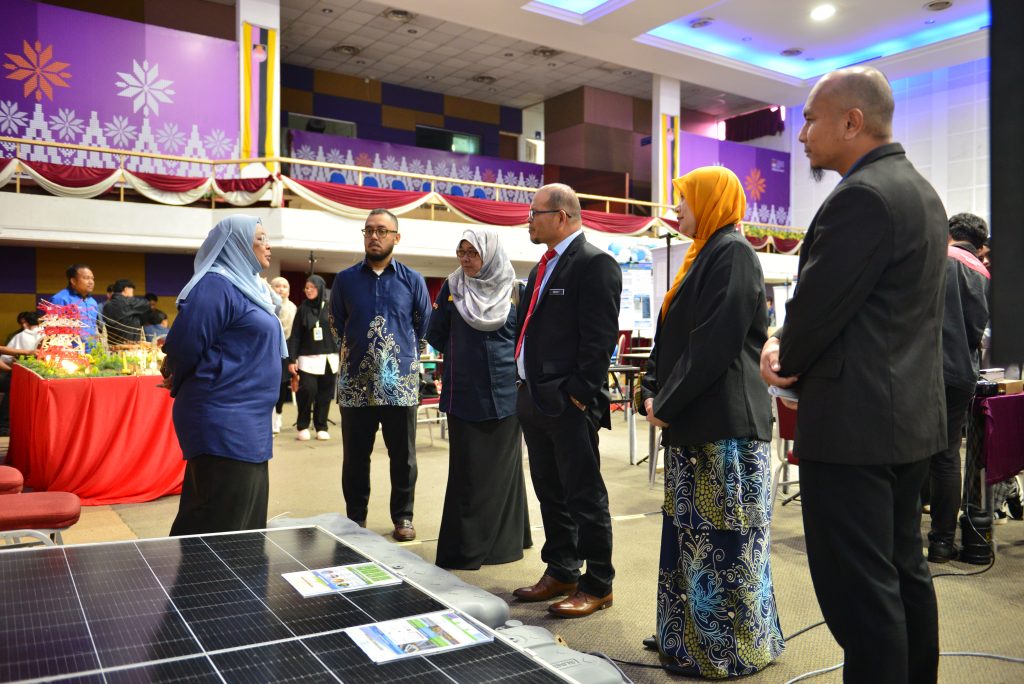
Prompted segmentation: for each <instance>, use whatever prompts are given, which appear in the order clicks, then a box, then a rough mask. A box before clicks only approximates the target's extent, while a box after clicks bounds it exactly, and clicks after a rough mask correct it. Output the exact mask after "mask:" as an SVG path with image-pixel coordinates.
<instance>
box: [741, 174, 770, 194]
mask: <svg viewBox="0 0 1024 684" xmlns="http://www.w3.org/2000/svg"><path fill="white" fill-rule="evenodd" d="M766 185H767V183H766V182H765V179H764V176H762V175H761V170H760V169H756V168H754V169H750V173H749V174H747V177H746V178H744V179H743V187H744V189H745V190H746V191H747V194H748V195H750V197H751V199H753V200H754V201H755V202H756V201H758V200H759V199H761V195H763V194H764V190H765V187H766Z"/></svg>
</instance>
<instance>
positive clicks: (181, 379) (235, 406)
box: [164, 215, 288, 535]
mask: <svg viewBox="0 0 1024 684" xmlns="http://www.w3.org/2000/svg"><path fill="white" fill-rule="evenodd" d="M268 266H270V244H269V242H268V240H267V233H266V231H265V230H264V228H263V225H262V224H261V223H260V221H259V219H258V218H256V217H254V216H242V215H235V216H230V217H228V218H226V219H224V220H223V221H221V222H220V223H218V224H217V225H216V227H214V229H213V230H212V231H210V234H209V236H207V238H206V241H205V242H203V245H202V247H200V248H199V252H198V253H197V254H196V260H195V275H193V276H192V279H191V280H190V281H189V282H188V284H187V285H185V288H184V289H183V290H182V291H181V294H179V295H178V300H177V303H178V316H177V318H176V319H175V321H174V327H173V328H171V331H170V333H169V334H168V335H167V342H166V343H165V344H164V353H165V354H167V359H166V363H165V373H169V377H168V378H167V384H168V385H169V386H170V388H171V396H172V397H174V400H175V401H174V409H173V418H174V429H175V431H176V432H177V434H178V442H179V443H180V444H181V451H182V454H183V455H184V457H185V460H186V461H187V463H186V465H185V479H184V482H183V483H182V488H181V500H180V502H179V504H178V515H177V517H176V518H175V519H174V523H173V524H172V525H171V535H183V534H202V533H206V532H230V531H236V530H248V529H258V528H263V527H266V526H267V494H268V491H269V480H268V477H267V461H269V460H270V458H271V456H272V455H273V453H272V435H271V432H270V414H271V412H272V409H273V407H274V403H275V401H276V400H277V394H278V383H279V382H280V381H281V370H280V369H281V358H283V357H285V356H286V355H287V353H288V350H287V347H286V344H285V339H284V331H283V330H282V329H281V323H280V322H279V321H278V319H277V316H276V315H275V314H274V304H273V302H272V300H271V298H270V293H269V290H268V289H267V288H266V287H265V286H264V285H263V282H262V280H261V279H260V272H261V271H263V270H264V269H266V268H267V267H268Z"/></svg>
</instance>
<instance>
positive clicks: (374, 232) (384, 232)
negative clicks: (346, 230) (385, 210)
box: [359, 228, 398, 239]
mask: <svg viewBox="0 0 1024 684" xmlns="http://www.w3.org/2000/svg"><path fill="white" fill-rule="evenodd" d="M367 231H369V232H367ZM359 232H360V233H362V234H363V237H376V238H378V239H380V238H386V237H387V236H388V235H390V234H392V233H394V234H395V235H398V231H397V230H391V229H390V228H363V229H362V230H360V231H359Z"/></svg>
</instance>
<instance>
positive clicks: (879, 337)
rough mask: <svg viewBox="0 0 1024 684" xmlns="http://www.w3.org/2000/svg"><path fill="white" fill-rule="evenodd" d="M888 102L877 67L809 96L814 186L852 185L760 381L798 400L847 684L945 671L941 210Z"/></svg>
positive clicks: (811, 240)
mask: <svg viewBox="0 0 1024 684" xmlns="http://www.w3.org/2000/svg"><path fill="white" fill-rule="evenodd" d="M893 106H894V105H893V96H892V90H891V88H890V86H889V83H888V82H887V81H886V79H885V76H883V75H882V74H881V73H880V72H879V71H877V70H876V69H873V68H870V67H850V68H847V69H842V70H840V71H836V72H833V73H830V74H827V75H826V76H824V77H823V78H822V79H821V80H820V81H819V82H818V83H817V84H816V85H815V86H814V88H813V89H812V90H811V94H810V96H809V97H808V99H807V103H806V105H805V106H804V119H805V123H804V126H803V129H802V130H801V132H800V141H801V142H802V143H803V144H804V150H805V152H806V153H807V156H808V158H809V159H810V163H811V168H812V171H814V173H815V176H816V177H820V176H821V175H823V172H824V170H833V171H838V172H839V173H840V174H841V175H842V176H843V178H842V180H841V181H840V182H839V185H838V186H837V187H836V189H835V190H833V192H832V194H830V195H829V196H828V198H827V199H826V200H825V202H824V203H823V204H822V206H821V208H820V209H818V213H817V214H816V215H815V217H814V220H813V221H811V225H810V228H809V230H808V231H807V236H806V239H805V241H804V244H803V248H802V249H801V253H800V267H799V268H800V270H799V279H798V284H797V288H796V292H795V293H794V296H793V299H792V300H791V301H790V302H789V303H788V305H787V307H786V321H785V325H784V327H783V329H782V330H781V331H779V333H777V335H776V336H775V337H772V338H769V339H768V341H767V342H766V343H765V346H764V349H763V350H762V355H761V374H762V377H764V379H765V381H766V382H768V383H769V384H771V385H777V386H779V387H788V386H790V385H793V386H794V389H796V391H797V392H798V393H799V412H798V414H797V436H796V454H797V456H798V457H799V458H800V494H801V498H802V502H803V519H804V534H805V536H806V540H807V561H808V565H809V566H810V571H811V579H812V581H813V583H814V590H815V593H816V594H817V597H818V602H819V604H820V605H821V611H822V614H823V615H824V617H825V621H826V623H827V624H828V626H829V629H830V630H831V631H832V634H833V635H834V636H835V638H836V641H837V642H839V645H840V646H842V647H843V651H844V653H845V663H846V664H845V669H844V680H845V681H847V682H867V681H871V682H873V683H880V682H904V683H905V682H914V683H915V684H917V683H918V682H934V681H935V680H936V678H937V676H938V614H937V609H936V603H935V591H934V588H933V587H932V581H931V575H930V574H929V572H928V564H927V562H926V561H925V558H924V554H923V552H922V541H921V504H920V492H921V485H922V483H923V482H924V479H925V478H926V477H927V475H928V464H929V459H930V457H931V456H932V455H933V454H935V453H937V452H939V451H941V450H942V449H943V448H944V446H945V441H946V408H945V392H944V390H943V383H942V347H941V336H942V318H943V294H944V285H945V283H944V280H945V256H946V217H945V211H944V209H943V206H942V201H941V200H940V199H939V197H938V195H937V194H936V193H935V190H934V189H933V188H932V187H931V185H929V183H928V182H927V181H926V180H925V179H924V178H923V177H922V176H921V175H920V174H919V173H918V172H917V170H916V169H914V167H913V166H912V165H911V163H910V162H909V161H908V160H907V158H906V155H905V153H904V151H903V148H902V147H901V146H900V145H899V144H898V143H893V142H891V136H892V113H893ZM780 340H781V342H780Z"/></svg>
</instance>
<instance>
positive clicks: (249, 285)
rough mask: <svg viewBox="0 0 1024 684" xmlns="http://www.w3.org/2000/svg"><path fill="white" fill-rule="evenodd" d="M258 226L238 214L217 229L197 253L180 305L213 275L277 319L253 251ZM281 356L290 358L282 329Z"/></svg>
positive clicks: (227, 219)
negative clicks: (220, 276) (205, 277)
mask: <svg viewBox="0 0 1024 684" xmlns="http://www.w3.org/2000/svg"><path fill="white" fill-rule="evenodd" d="M259 222H260V220H259V219H258V218H256V217H255V216H245V215H244V214H235V215H233V216H229V217H227V218H226V219H224V220H223V221H221V222H220V223H218V224H217V225H216V226H214V227H213V230H211V231H210V234H209V235H207V236H206V240H205V241H203V244H202V246H201V247H200V248H199V251H198V252H196V260H195V266H194V268H195V275H193V276H192V280H190V281H188V283H187V284H186V285H185V287H184V288H182V290H181V292H180V293H179V294H178V299H177V300H176V302H177V303H178V304H181V303H182V302H183V301H185V300H186V299H188V295H189V293H190V292H192V288H193V287H195V286H196V283H198V282H199V281H200V279H202V277H203V276H205V275H206V274H207V273H211V272H212V273H219V274H220V275H222V276H224V277H225V278H227V279H228V281H230V282H231V284H232V285H234V286H235V287H237V288H238V289H239V291H240V292H241V293H242V294H243V295H245V296H246V298H247V299H249V300H250V301H252V302H253V303H254V304H256V306H258V307H260V308H261V309H263V310H264V311H266V312H267V313H269V314H270V315H271V316H274V315H275V314H274V308H275V307H274V303H273V301H272V299H271V297H270V292H269V290H268V289H267V288H266V287H265V286H264V284H263V281H262V280H260V275H259V274H260V271H262V270H263V268H262V266H260V262H259V261H258V260H257V259H256V255H255V254H254V253H253V251H252V243H253V242H254V241H255V240H256V226H257V225H258V224H259ZM280 353H281V357H282V358H285V357H287V356H288V344H287V342H286V341H285V337H284V330H283V329H282V330H281V348H280Z"/></svg>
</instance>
